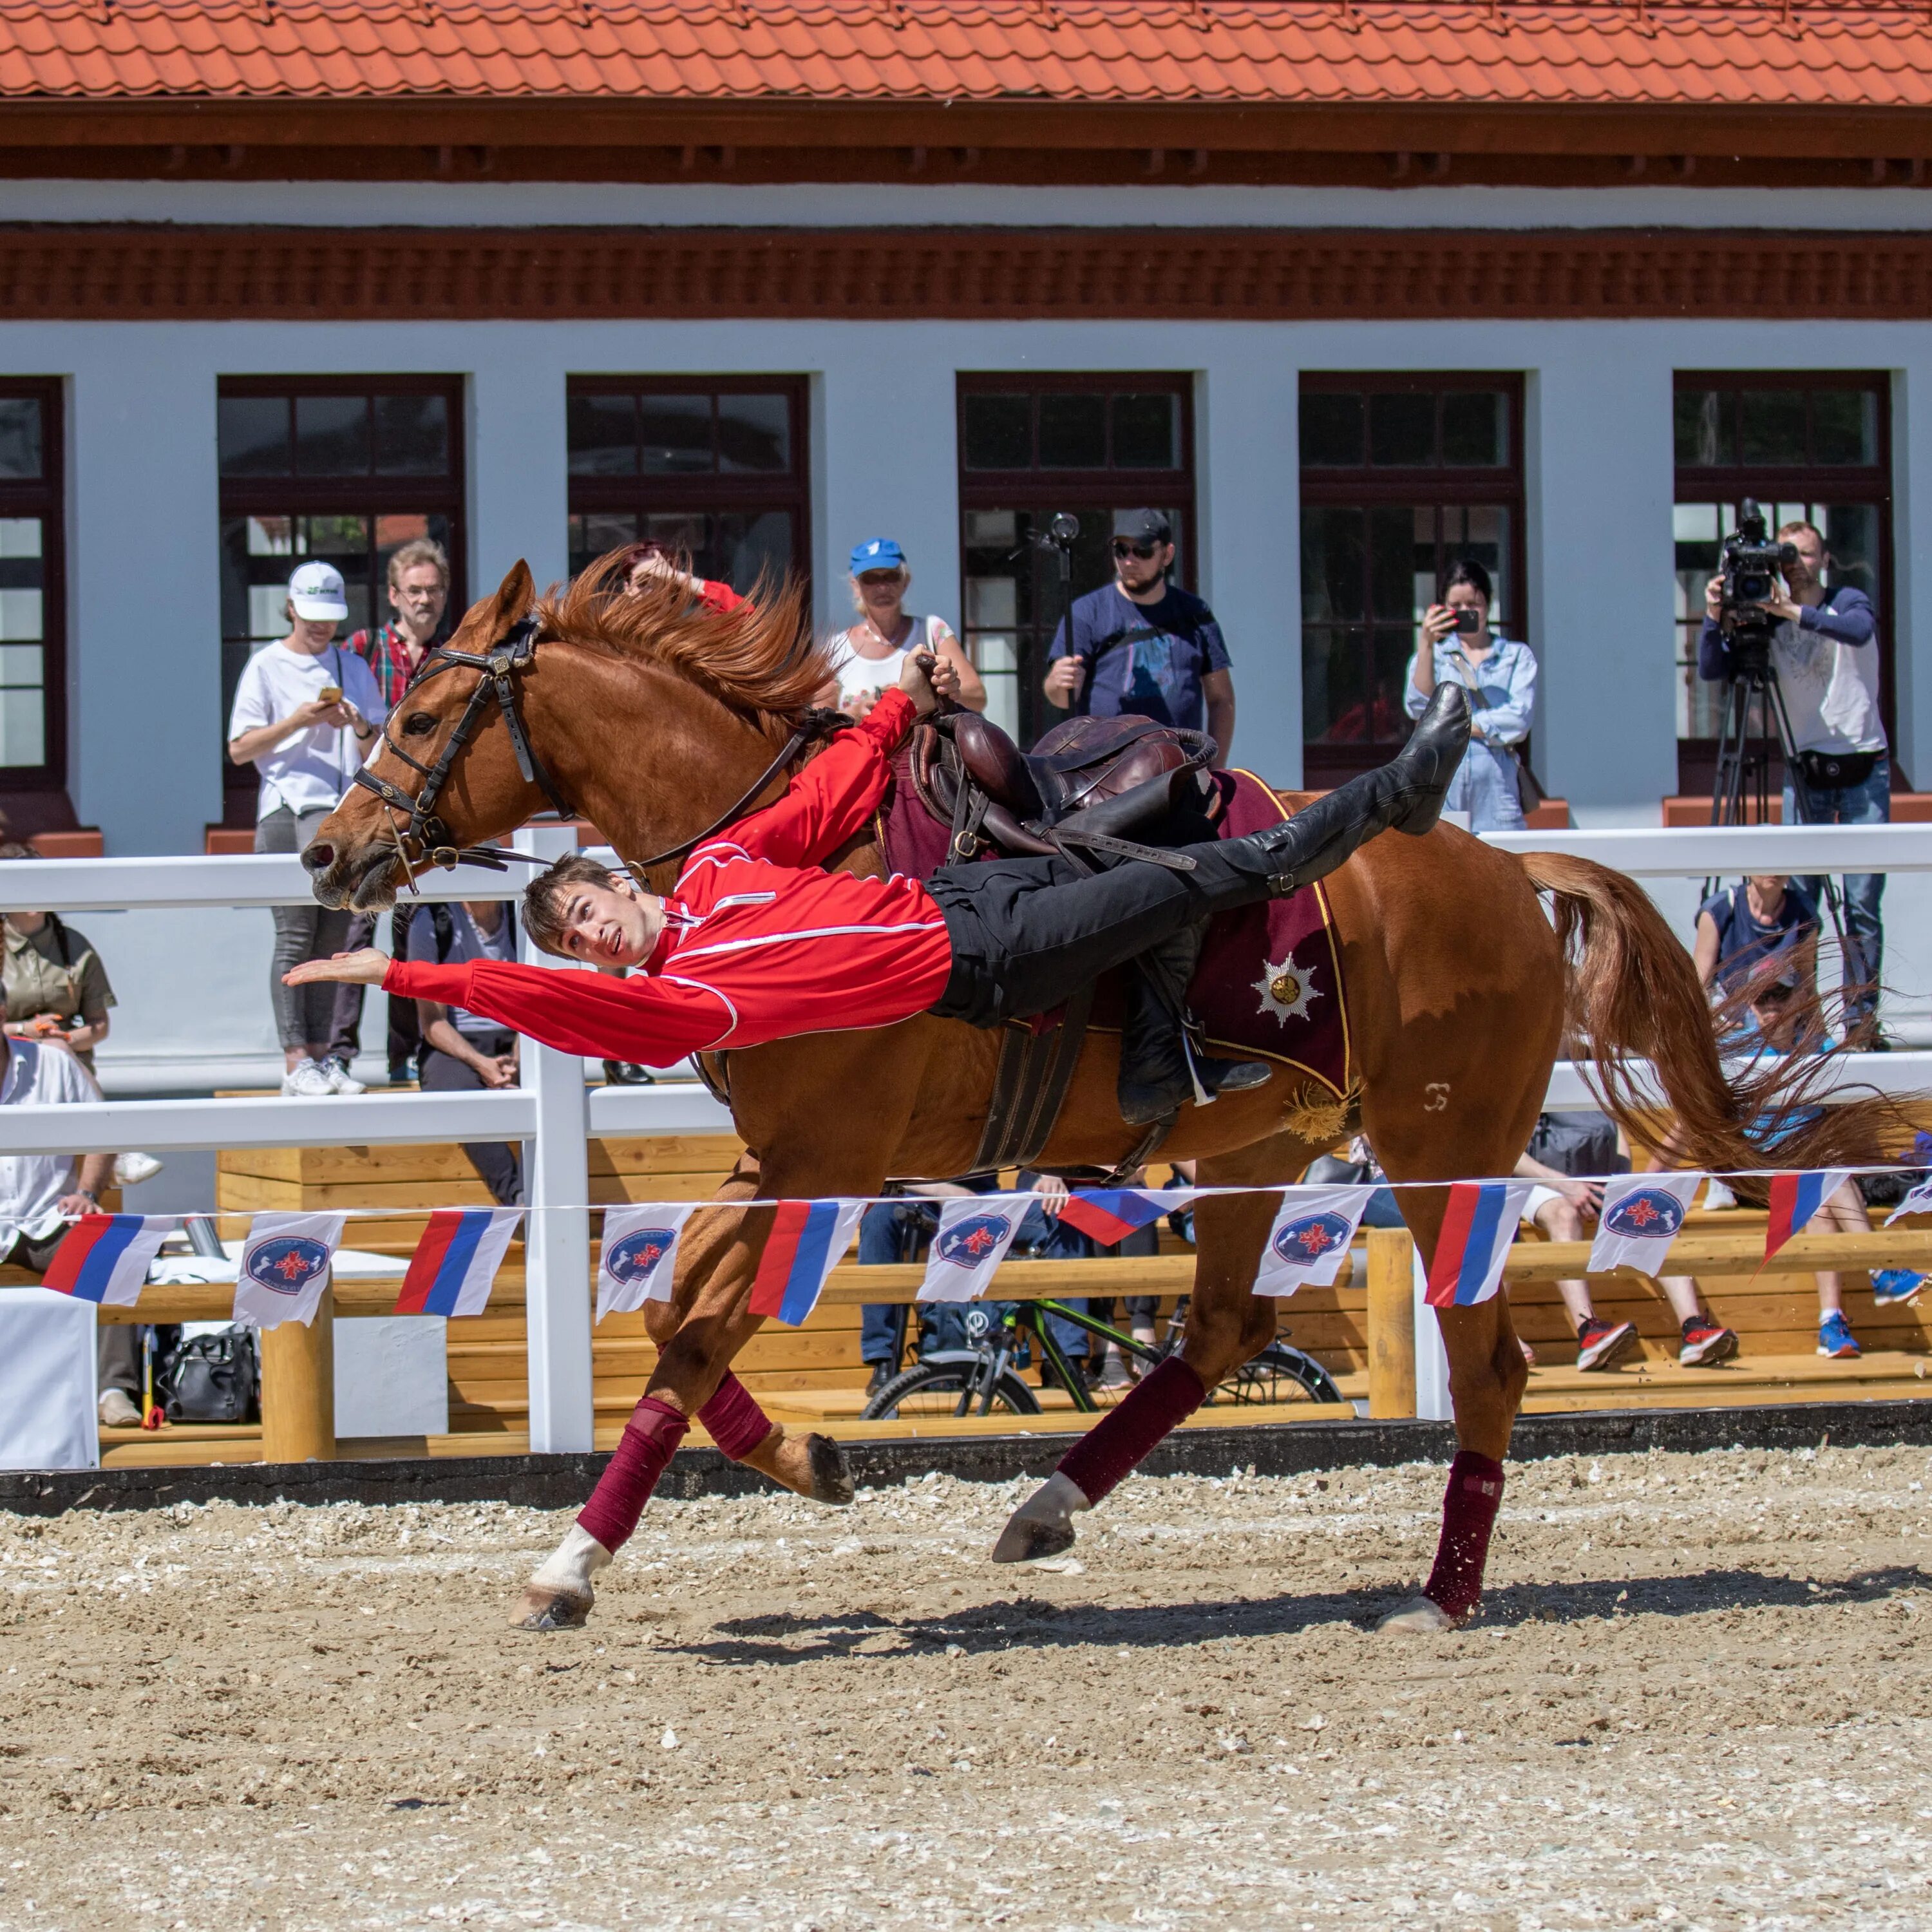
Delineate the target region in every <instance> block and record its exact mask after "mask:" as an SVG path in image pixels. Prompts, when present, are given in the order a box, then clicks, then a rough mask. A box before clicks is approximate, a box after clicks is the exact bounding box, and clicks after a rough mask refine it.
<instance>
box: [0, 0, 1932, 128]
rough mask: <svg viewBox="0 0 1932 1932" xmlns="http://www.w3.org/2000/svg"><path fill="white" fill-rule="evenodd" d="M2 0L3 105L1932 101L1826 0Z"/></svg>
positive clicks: (1931, 68)
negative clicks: (1136, 0) (1784, 12)
mask: <svg viewBox="0 0 1932 1932" xmlns="http://www.w3.org/2000/svg"><path fill="white" fill-rule="evenodd" d="M1780 19H1781V15H1780V13H1779V10H1778V8H1777V7H1775V6H1773V5H1769V4H1765V0H1705V4H1700V5H1691V6H1676V5H1659V4H1655V0H1651V4H1649V5H1647V6H1640V5H1638V4H1637V0H1629V4H1619V0H1568V4H1564V0H1496V4H1495V5H1490V4H1488V3H1487V0H1475V4H1424V0H1307V4H1280V5H1263V4H1254V0H1227V4H1220V0H1185V3H1184V4H1175V0H1166V3H1165V4H1164V3H1163V0H1148V4H1146V5H1142V7H1139V9H1137V10H1133V11H1125V10H1121V9H1120V8H1118V7H1112V6H1109V5H1103V4H1101V0H690V4H661V0H272V4H271V0H111V4H109V0H0V98H13V99H31V98H40V99H66V100H113V99H125V98H130V97H136V96H138V97H145V98H154V97H175V98H202V99H206V98H226V99H233V100H246V99H254V100H264V99H271V100H272V99H276V98H291V99H305V100H317V99H344V98H380V97H383V96H422V95H450V96H458V97H467V98H475V97H478V96H489V97H499V98H500V97H516V96H523V97H536V98H551V99H563V100H570V99H576V100H624V99H647V98H648V99H658V100H674V99H688V100H709V101H718V100H726V99H747V98H751V99H769V100H796V101H811V100H824V101H901V102H903V101H907V100H908V99H914V100H916V99H920V98H926V99H934V100H945V99H959V100H971V101H1042V102H1047V101H1067V102H1072V101H1118V102H1137V101H1145V102H1149V103H1158V102H1201V103H1209V104H1212V103H1223V102H1225V103H1227V104H1231V105H1243V104H1265V103H1271V102H1280V103H1285V104H1318V103H1359V102H1373V103H1383V102H1386V103H1391V104H1396V103H1408V104H1418V103H1430V102H1454V103H1466V104H1482V103H1485V102H1490V103H1496V104H1510V103H1523V102H1526V103H1552V102H1555V103H1596V104H1605V105H1624V104H1628V105H1666V106H1689V105H1695V104H1699V103H1704V102H1709V103H1714V104H1715V103H1748V104H1752V105H1754V106H1757V107H1778V106H1802V105H1807V104H1825V103H1830V104H1836V105H1839V106H1846V105H1859V106H1864V107H1924V106H1927V105H1932V20H1928V19H1927V16H1926V14H1925V13H1924V10H1923V9H1922V8H1919V9H1913V8H1910V7H1905V6H1900V5H1888V6H1877V5H1853V4H1849V0H1812V4H1809V5H1799V6H1798V7H1796V9H1795V10H1793V13H1791V15H1790V20H1791V22H1792V25H1791V26H1790V28H1784V27H1782V26H1776V25H1774V23H1776V22H1778V21H1779V20H1780Z"/></svg>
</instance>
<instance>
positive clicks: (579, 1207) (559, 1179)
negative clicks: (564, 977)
mask: <svg viewBox="0 0 1932 1932" xmlns="http://www.w3.org/2000/svg"><path fill="white" fill-rule="evenodd" d="M516 843H517V850H518V851H520V852H528V853H532V854H534V855H535V856H537V857H538V858H542V859H560V858H561V857H562V856H563V855H564V853H566V852H568V851H570V850H572V849H573V848H574V847H575V845H576V844H577V832H576V829H575V828H574V826H568V825H526V826H524V827H523V829H522V830H520V832H518V833H517V840H516ZM523 956H524V958H525V959H527V960H529V961H530V962H532V963H533V964H536V965H553V964H555V962H553V961H552V960H550V958H549V956H547V955H546V954H544V953H538V952H537V951H535V950H534V949H533V948H532V947H531V945H530V944H529V936H528V935H527V934H526V935H524V938H523ZM562 970H565V971H568V970H569V969H568V968H565V969H562ZM523 1085H524V1086H525V1087H526V1088H528V1089H529V1091H530V1092H531V1094H532V1095H533V1096H534V1097H535V1101H536V1109H537V1131H536V1138H535V1139H534V1140H527V1141H526V1142H524V1143H523V1199H524V1201H525V1202H526V1205H527V1206H528V1208H529V1215H528V1217H527V1218H526V1220H525V1222H524V1224H523V1243H524V1247H523V1255H524V1263H525V1271H526V1286H525V1289H524V1304H523V1305H524V1326H525V1334H526V1342H527V1345H528V1349H529V1391H530V1448H531V1451H532V1453H533V1454H543V1453H545V1452H555V1451H564V1450H583V1449H590V1448H595V1446H596V1444H595V1430H596V1415H595V1403H594V1400H593V1394H592V1385H591V1378H590V1210H589V1207H588V1206H587V1205H586V1202H588V1200H589V1193H590V1169H589V1132H590V1108H589V1096H588V1094H587V1093H586V1090H585V1088H584V1085H583V1061H582V1059H581V1058H580V1057H579V1056H578V1055H576V1054H574V1053H559V1052H557V1050H556V1049H555V1048H554V1047H548V1046H539V1045H538V1043H536V1042H535V1040H526V1041H525V1042H524V1043H523Z"/></svg>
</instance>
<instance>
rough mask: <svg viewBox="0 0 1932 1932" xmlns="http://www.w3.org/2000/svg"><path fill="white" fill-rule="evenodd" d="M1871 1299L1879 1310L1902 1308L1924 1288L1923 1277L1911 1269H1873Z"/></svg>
mask: <svg viewBox="0 0 1932 1932" xmlns="http://www.w3.org/2000/svg"><path fill="white" fill-rule="evenodd" d="M1871 1285H1872V1299H1873V1301H1875V1302H1876V1303H1877V1304H1878V1305H1879V1307H1881V1308H1903V1307H1904V1306H1905V1304H1906V1303H1907V1302H1908V1301H1910V1300H1911V1299H1912V1297H1913V1296H1914V1295H1916V1294H1917V1293H1918V1291H1919V1290H1920V1289H1921V1288H1923V1287H1924V1286H1925V1277H1924V1276H1923V1275H1922V1274H1919V1273H1918V1271H1916V1270H1915V1269H1913V1268H1873V1270H1872V1278H1871Z"/></svg>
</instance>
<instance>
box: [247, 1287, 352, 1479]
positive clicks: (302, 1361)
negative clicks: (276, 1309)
mask: <svg viewBox="0 0 1932 1932" xmlns="http://www.w3.org/2000/svg"><path fill="white" fill-rule="evenodd" d="M260 1334H261V1337H262V1460H263V1462H265V1463H332V1462H334V1461H335V1289H332V1288H326V1289H323V1292H322V1300H321V1301H320V1302H319V1303H318V1304H317V1306H316V1311H315V1319H314V1321H313V1322H309V1323H308V1324H307V1325H304V1324H303V1323H302V1322H281V1323H278V1325H276V1326H275V1328H264V1329H263V1330H261V1331H260Z"/></svg>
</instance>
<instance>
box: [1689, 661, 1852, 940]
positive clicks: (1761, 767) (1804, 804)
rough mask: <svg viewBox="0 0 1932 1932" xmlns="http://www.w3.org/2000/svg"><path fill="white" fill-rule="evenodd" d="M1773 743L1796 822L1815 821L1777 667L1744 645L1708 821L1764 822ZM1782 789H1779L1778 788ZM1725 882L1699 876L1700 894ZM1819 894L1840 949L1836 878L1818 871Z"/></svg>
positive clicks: (1727, 687)
mask: <svg viewBox="0 0 1932 1932" xmlns="http://www.w3.org/2000/svg"><path fill="white" fill-rule="evenodd" d="M1774 746H1775V748H1776V749H1777V751H1778V754H1779V755H1780V756H1781V757H1782V758H1783V760H1784V772H1785V775H1786V777H1787V778H1788V779H1789V780H1790V784H1791V800H1792V805H1793V808H1794V814H1795V817H1796V823H1799V824H1800V825H1811V824H1815V823H1817V812H1816V811H1815V810H1814V807H1813V805H1812V802H1811V791H1810V790H1809V788H1808V787H1807V785H1806V784H1805V769H1804V767H1803V766H1802V765H1801V764H1800V763H1799V762H1798V750H1797V747H1796V745H1794V744H1793V742H1792V734H1791V715H1790V712H1788V711H1787V710H1786V709H1785V708H1784V687H1783V686H1782V685H1780V683H1779V682H1778V670H1777V667H1776V666H1775V664H1772V662H1771V661H1770V658H1769V655H1766V654H1765V652H1763V648H1762V646H1760V647H1759V648H1758V649H1751V647H1750V646H1748V645H1747V646H1745V649H1742V650H1740V651H1739V652H1738V654H1737V667H1736V670H1733V673H1731V675H1730V676H1729V677H1727V679H1725V680H1724V723H1723V724H1722V726H1721V728H1720V730H1719V732H1718V769H1717V775H1716V777H1715V779H1714V780H1713V781H1712V787H1711V823H1712V824H1713V825H1769V823H1771V801H1772V797H1773V796H1775V795H1776V794H1775V793H1774V791H1773V789H1772V750H1773V748H1774ZM1780 789H1781V788H1780ZM1722 883H1724V881H1723V880H1721V879H1720V878H1718V877H1711V878H1708V879H1706V880H1705V881H1704V897H1705V898H1707V899H1708V898H1710V897H1711V895H1712V894H1713V893H1714V892H1716V891H1717V889H1718V887H1719V886H1721V884H1722ZM1820 884H1821V886H1823V892H1822V894H1821V896H1822V897H1823V900H1824V902H1825V908H1826V910H1827V911H1828V912H1829V913H1830V914H1831V916H1832V932H1833V934H1834V935H1835V937H1836V938H1837V940H1838V950H1839V952H1840V953H1841V955H1842V954H1843V952H1844V950H1845V921H1844V913H1843V907H1842V906H1841V903H1840V900H1839V895H1838V886H1837V884H1836V883H1835V881H1834V880H1832V879H1831V878H1829V877H1826V876H1824V875H1823V874H1820Z"/></svg>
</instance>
